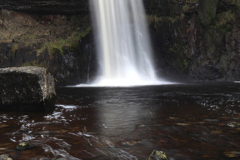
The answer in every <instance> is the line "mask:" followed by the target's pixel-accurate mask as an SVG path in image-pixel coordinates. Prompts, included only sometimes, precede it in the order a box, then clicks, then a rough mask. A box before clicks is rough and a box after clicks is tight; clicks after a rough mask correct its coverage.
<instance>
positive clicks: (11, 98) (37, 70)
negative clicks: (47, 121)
mask: <svg viewBox="0 0 240 160" xmlns="http://www.w3.org/2000/svg"><path fill="white" fill-rule="evenodd" d="M0 84H1V86H0V110H47V109H51V108H53V107H54V103H55V96H56V92H55V86H54V78H53V77H52V76H51V75H50V74H48V73H47V71H46V69H45V68H41V67H10V68H2V69H0Z"/></svg>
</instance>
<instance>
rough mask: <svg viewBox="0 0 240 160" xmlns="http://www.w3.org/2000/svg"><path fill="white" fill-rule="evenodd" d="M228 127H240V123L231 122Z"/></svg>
mask: <svg viewBox="0 0 240 160" xmlns="http://www.w3.org/2000/svg"><path fill="white" fill-rule="evenodd" d="M227 126H228V127H232V128H235V127H240V123H237V122H230V123H228V124H227Z"/></svg>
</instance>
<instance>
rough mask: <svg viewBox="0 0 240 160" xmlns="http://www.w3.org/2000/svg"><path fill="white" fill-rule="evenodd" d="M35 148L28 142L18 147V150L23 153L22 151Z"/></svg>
mask: <svg viewBox="0 0 240 160" xmlns="http://www.w3.org/2000/svg"><path fill="white" fill-rule="evenodd" d="M34 147H35V146H34V145H32V144H30V143H28V142H21V143H19V144H18V145H17V146H16V149H17V150H21V151H22V150H27V149H32V148H34Z"/></svg>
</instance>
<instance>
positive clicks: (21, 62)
mask: <svg viewBox="0 0 240 160" xmlns="http://www.w3.org/2000/svg"><path fill="white" fill-rule="evenodd" d="M40 8H41V7H40ZM90 21H91V20H90V15H89V14H73V15H59V14H57V15H56V14H48V15H41V14H36V13H35V14H27V13H21V12H16V11H11V10H6V9H2V10H0V67H1V68H4V67H20V66H40V67H45V68H47V69H48V71H49V72H50V73H51V74H52V75H53V76H54V77H55V83H56V84H57V85H67V84H79V83H87V82H89V81H91V79H92V78H93V77H94V76H95V73H96V72H95V70H96V69H95V68H96V65H95V64H97V62H96V56H95V55H94V53H95V52H94V40H93V34H92V29H91V25H90Z"/></svg>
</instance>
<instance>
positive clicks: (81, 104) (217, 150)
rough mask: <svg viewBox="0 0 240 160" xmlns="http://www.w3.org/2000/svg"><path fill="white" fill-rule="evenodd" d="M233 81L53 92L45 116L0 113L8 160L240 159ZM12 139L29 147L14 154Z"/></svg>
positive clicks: (0, 137)
mask: <svg viewBox="0 0 240 160" xmlns="http://www.w3.org/2000/svg"><path fill="white" fill-rule="evenodd" d="M239 89H240V84H238V83H233V84H188V85H184V84H182V85H166V86H164V85H163V86H147V87H132V88H126V87H125V88H59V89H57V94H58V99H57V102H56V108H55V110H54V111H50V112H37V113H36V112H5V111H4V112H1V114H0V129H1V130H0V141H1V145H0V153H9V154H11V155H12V157H13V159H19V160H26V159H36V160H37V159H40V158H42V159H41V160H43V159H58V158H64V159H67V160H79V159H129V160H132V159H140V160H141V159H142V160H145V159H146V158H147V157H148V156H149V155H150V153H151V152H152V151H153V150H156V149H157V150H163V151H164V152H165V153H166V154H167V155H168V156H169V157H170V159H171V160H180V159H184V160H185V159H195V160H198V159H199V160H200V159H239V158H240V149H239V147H240V140H239V135H240V128H238V126H236V127H234V126H231V127H230V125H227V124H228V123H230V122H236V124H237V123H239V122H240V97H239V95H240V94H239V93H240V92H239ZM19 142H29V143H31V144H34V145H35V146H36V147H35V148H33V149H31V150H25V151H17V150H15V146H17V144H18V143H19Z"/></svg>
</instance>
